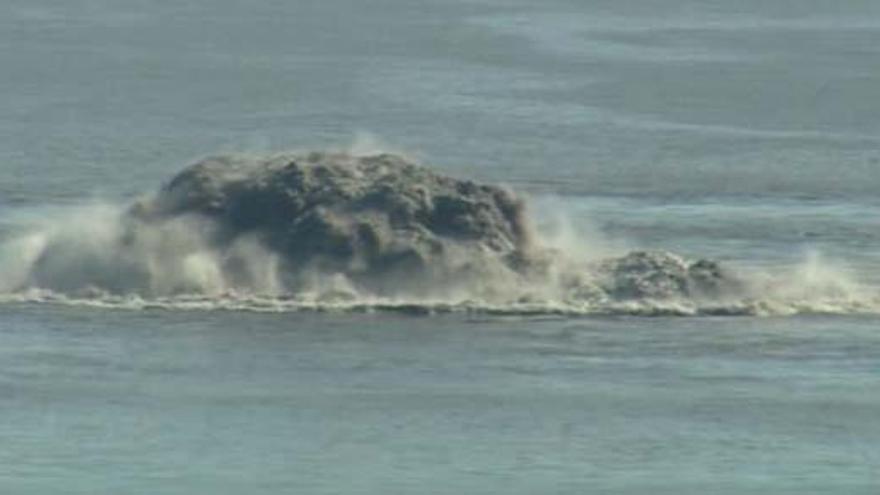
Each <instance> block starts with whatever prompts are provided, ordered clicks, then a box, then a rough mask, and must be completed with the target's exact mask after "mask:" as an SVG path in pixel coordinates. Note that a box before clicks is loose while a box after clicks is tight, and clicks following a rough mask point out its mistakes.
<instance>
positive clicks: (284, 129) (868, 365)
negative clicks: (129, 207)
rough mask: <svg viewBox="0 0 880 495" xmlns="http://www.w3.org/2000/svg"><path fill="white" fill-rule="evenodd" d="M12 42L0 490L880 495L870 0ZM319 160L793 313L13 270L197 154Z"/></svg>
mask: <svg viewBox="0 0 880 495" xmlns="http://www.w3.org/2000/svg"><path fill="white" fill-rule="evenodd" d="M0 43H2V44H3V46H4V47H5V49H4V50H0V74H2V75H0V491H2V492H3V493H13V494H56V493H71V494H99V493H108V494H109V493H113V494H119V493H132V494H136V493H157V494H159V493H163V494H164V493H168V494H176V493H180V494H202V493H204V494H208V493H210V494H222V493H230V494H232V493H236V494H237V493H254V494H257V493H267V494H268V493H272V494H275V493H303V494H312V493H314V494H324V493H326V494H337V493H355V494H374V493H375V494H379V493H382V494H385V493H432V494H433V493H437V494H444V493H449V494H453V493H454V494H470V493H473V494H482V493H485V494H495V493H505V494H512V493H522V494H535V493H560V494H563V493H564V494H568V493H629V494H642V493H651V494H654V493H669V494H682V493H730V494H752V493H754V494H759V493H760V494H782V493H816V494H824V493H846V494H860V493H865V494H873V493H877V491H878V490H880V447H878V446H880V420H878V416H880V303H878V301H880V297H878V294H880V247H878V241H880V234H878V232H880V200H878V198H877V196H876V191H877V190H878V188H880V94H878V92H880V90H878V88H880V64H878V63H877V60H878V56H880V50H878V49H877V47H878V46H880V4H878V3H877V2H870V1H860V0H841V1H838V2H820V1H818V0H800V1H797V2H793V1H786V0H772V1H763V2H757V1H751V0H748V1H743V2H736V3H734V2H721V1H713V0H701V1H698V0H670V1H666V2H662V3H661V2H650V1H647V0H626V1H602V0H581V1H573V0H549V1H546V2H541V3H540V4H536V3H534V2H520V1H515V0H454V1H448V0H447V1H439V0H438V1H435V0H423V1H419V2H405V1H402V0H377V1H373V2H362V1H361V2H357V1H354V0H327V1H324V2H280V1H271V0H267V1H264V2H259V3H257V4H249V5H245V4H243V3H236V2H230V1H227V0H220V1H213V2H207V1H202V0H189V1H185V2H181V1H178V2H149V3H144V2H141V3H135V2H119V1H110V0H69V1H66V2H56V1H49V0H29V1H23V0H7V1H6V2H3V4H2V5H0ZM326 148H336V149H350V150H354V151H356V152H359V153H369V152H372V151H378V150H383V151H389V150H390V151H398V152H402V153H405V154H407V155H409V156H412V157H416V158H417V159H419V160H420V161H422V162H424V163H427V164H430V166H431V167H433V168H434V169H436V170H438V171H440V172H442V173H447V174H450V175H453V176H456V177H463V178H471V179H476V180H479V181H484V182H489V183H502V184H505V185H507V186H509V187H511V188H512V189H514V190H516V191H518V192H519V193H520V194H522V195H524V196H525V197H528V198H529V201H530V205H531V209H532V211H533V214H534V216H535V218H536V221H537V223H538V225H539V227H540V229H541V230H542V232H543V233H544V235H545V236H546V238H548V239H553V240H554V242H557V244H559V245H562V246H565V248H566V249H568V250H569V251H572V252H579V253H580V252H584V253H588V254H590V255H591V256H611V255H620V254H622V253H625V252H627V251H629V250H632V249H651V250H668V251H672V252H676V253H681V254H682V255H685V256H688V257H694V258H698V257H705V258H710V259H716V260H719V261H720V262H722V263H724V264H725V265H726V266H730V267H733V268H734V269H736V270H737V271H739V272H742V273H748V274H753V276H755V277H763V278H766V279H768V280H773V281H775V282H773V283H769V282H768V283H767V284H766V285H764V286H762V287H765V289H766V294H762V296H766V297H767V298H768V300H773V301H776V302H779V301H783V302H784V303H779V304H775V305H767V304H762V305H760V308H762V310H761V311H731V313H735V314H731V315H729V316H707V315H705V314H703V313H701V312H699V311H688V310H687V308H684V309H683V310H681V311H671V312H670V311H665V312H654V313H651V312H647V313H646V312H645V311H642V310H639V311H627V310H625V309H624V310H622V311H621V310H620V308H615V309H614V310H608V308H604V310H599V311H593V310H589V311H573V310H572V308H571V307H568V306H563V307H561V309H560V307H559V306H558V305H552V304H551V305H544V306H541V307H539V308H537V309H535V308H532V309H531V310H527V311H525V310H522V309H523V308H510V307H506V308H505V307H501V308H499V307H497V306H490V305H480V304H464V305H456V304H452V305H449V304H442V305H431V304H428V305H422V306H418V307H414V306H413V305H412V304H409V302H407V303H406V304H401V305H398V306H395V305H394V304H390V305H389V304H388V303H387V301H386V302H383V303H382V304H374V305H371V304H367V303H359V304H355V305H349V306H344V307H339V306H334V305H311V306H308V307H303V306H302V305H297V304H285V303H283V301H281V302H279V301H274V300H265V299H262V298H249V297H242V298H229V297H215V296H213V295H210V294H208V295H205V294H199V295H194V296H192V297H188V298H182V299H172V300H167V299H166V300H156V299H150V298H141V297H136V296H132V295H128V294H115V295H104V296H101V297H91V298H73V297H67V296H66V295H63V294H53V293H47V292H45V291H39V290H30V291H24V292H23V291H18V290H16V289H15V287H14V285H15V284H13V283H11V282H10V281H14V280H17V279H18V278H20V276H21V272H26V271H27V270H28V266H29V262H30V261H29V260H30V258H31V257H32V255H33V254H34V249H35V248H34V245H32V244H29V243H30V242H31V241H32V240H33V239H34V238H35V237H34V236H35V235H42V234H44V233H46V232H52V231H54V230H58V229H60V228H62V227H63V228H64V229H66V231H67V232H72V233H73V234H71V235H72V237H71V238H72V239H85V240H89V239H92V238H94V237H96V236H100V235H101V232H102V230H101V228H102V225H106V223H107V222H108V221H109V220H108V218H109V217H108V216H107V215H112V212H117V211H119V208H121V207H124V205H126V204H129V203H130V202H131V201H133V200H134V199H135V198H137V197H139V196H141V195H143V194H146V193H149V192H151V191H154V190H155V189H156V188H157V187H158V186H159V185H160V184H162V183H163V182H165V181H167V180H168V179H169V178H170V177H171V176H173V175H174V174H175V173H176V172H177V171H179V170H180V169H181V168H183V167H184V166H186V165H187V164H189V163H192V162H194V161H196V160H198V159H200V158H201V157H203V156H205V155H211V154H217V153H226V152H244V153H251V154H266V153H273V152H276V151H282V150H290V149H293V150H312V149H326ZM108 212H110V213H109V214H108ZM31 261H32V260H31ZM600 309H602V308H600ZM647 314H652V315H653V316H647Z"/></svg>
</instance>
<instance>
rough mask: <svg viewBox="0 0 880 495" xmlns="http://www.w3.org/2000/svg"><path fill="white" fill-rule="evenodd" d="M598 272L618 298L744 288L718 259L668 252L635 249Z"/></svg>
mask: <svg viewBox="0 0 880 495" xmlns="http://www.w3.org/2000/svg"><path fill="white" fill-rule="evenodd" d="M594 275H595V277H596V280H597V281H598V283H599V285H600V287H601V289H602V290H603V292H604V293H605V294H607V295H608V296H609V297H610V298H612V299H615V300H638V299H669V298H681V297H685V298H691V299H694V298H696V299H700V298H718V297H725V296H728V295H733V294H738V293H739V292H741V291H742V290H743V288H744V287H743V285H742V283H741V282H740V281H739V280H738V279H737V278H736V277H735V276H733V275H731V274H729V273H727V271H726V270H724V269H723V268H722V267H721V265H719V264H718V263H717V262H715V261H711V260H705V259H700V260H696V261H690V260H686V259H684V258H682V257H681V256H678V255H676V254H673V253H668V252H664V251H633V252H631V253H628V254H627V255H625V256H622V257H619V258H613V259H609V260H605V261H603V262H601V263H599V265H598V266H597V267H596V270H595V274H594Z"/></svg>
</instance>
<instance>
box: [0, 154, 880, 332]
mask: <svg viewBox="0 0 880 495" xmlns="http://www.w3.org/2000/svg"><path fill="white" fill-rule="evenodd" d="M363 146H367V145H366V144H364V145H363ZM362 151H363V150H362ZM538 202H539V203H542V204H543V206H544V208H543V209H542V210H543V211H544V212H547V211H549V212H554V213H551V214H546V213H545V214H544V215H543V216H541V215H538V217H539V218H538V220H537V221H535V220H533V218H532V217H530V216H528V215H527V214H526V210H525V208H526V205H525V203H524V202H523V200H522V198H520V197H517V196H515V195H513V193H511V192H509V191H507V190H505V189H501V188H495V187H493V186H482V185H479V184H474V183H471V182H468V181H458V180H455V179H450V178H446V177H442V176H438V175H435V174H433V173H432V172H430V171H428V170H427V169H424V168H422V167H420V166H417V165H415V164H413V163H411V162H409V161H408V160H406V159H404V158H401V157H398V156H393V155H387V154H379V155H374V154H369V153H368V152H366V151H363V152H361V153H358V154H354V153H337V154H314V153H312V154H308V155H276V156H271V157H265V158H249V157H241V156H238V157H218V158H214V159H209V160H206V161H204V162H201V163H200V164H197V165H195V166H194V167H191V168H189V169H187V170H185V171H184V172H182V173H181V174H180V175H178V176H177V177H175V178H174V179H173V180H172V181H171V182H169V184H167V185H166V186H165V187H164V188H163V189H162V190H160V192H159V193H158V194H156V195H153V196H150V197H146V198H144V199H142V200H140V201H139V202H137V203H136V204H135V205H134V206H132V207H123V206H118V205H106V204H105V205H94V204H93V205H88V206H83V207H80V208H76V209H74V211H72V212H67V213H64V214H61V215H58V216H56V217H54V218H50V219H47V220H44V221H40V222H37V223H36V224H30V225H29V226H28V228H27V229H26V231H25V232H24V233H18V234H15V235H13V236H11V238H9V239H7V240H4V241H3V242H2V243H0V300H2V301H7V302H8V301H19V302H54V303H64V304H75V305H90V306H100V307H120V308H173V309H229V310H251V311H300V310H312V311H399V312H409V313H437V312H480V313H492V314H526V315H528V314H568V315H580V314H609V313H611V314H634V315H694V314H717V315H731V314H795V313H815V312H821V313H850V312H877V311H878V309H880V299H878V296H877V294H876V292H875V291H872V290H870V289H869V288H867V287H864V286H862V285H861V284H859V283H858V282H857V281H856V280H855V278H854V277H853V276H852V275H851V274H850V273H848V272H847V270H846V269H845V268H842V267H840V266H836V265H835V264H832V263H829V262H827V261H825V260H823V259H822V257H821V256H820V255H818V254H816V253H813V254H811V255H809V256H807V258H806V259H805V260H804V262H803V263H801V264H800V265H798V266H796V267H793V268H790V269H787V270H781V271H779V272H778V273H773V274H770V273H766V272H747V271H745V270H739V271H735V270H733V269H729V268H725V267H721V266H720V265H718V264H717V263H715V262H712V261H707V260H687V259H685V258H683V257H680V256H678V255H675V254H672V253H666V252H645V251H631V252H627V250H626V247H625V246H624V245H623V244H622V243H619V242H611V241H608V240H605V239H603V238H602V236H601V235H599V234H596V233H594V234H593V235H589V236H588V237H589V238H588V239H585V238H584V237H583V234H582V233H581V234H580V235H579V234H576V233H575V232H574V229H572V228H571V226H570V223H569V222H568V221H567V219H566V216H565V214H564V212H563V211H562V209H561V208H559V207H555V206H553V203H552V200H548V199H546V198H545V199H542V200H539V201H538ZM548 205H549V207H548Z"/></svg>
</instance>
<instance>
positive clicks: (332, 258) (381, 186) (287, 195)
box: [129, 153, 532, 294]
mask: <svg viewBox="0 0 880 495" xmlns="http://www.w3.org/2000/svg"><path fill="white" fill-rule="evenodd" d="M129 215H130V216H131V217H132V218H133V219H136V220H137V221H138V222H147V223H154V222H162V221H163V220H166V219H171V218H175V217H179V216H181V215H198V216H200V217H206V218H209V219H212V220H213V221H214V222H213V223H215V224H216V227H217V228H216V230H215V231H214V232H213V233H212V234H211V235H212V243H213V244H214V245H216V246H218V247H219V248H221V249H222V247H223V246H228V245H231V244H232V243H233V242H234V241H235V240H236V239H237V238H239V237H240V236H243V235H253V236H256V237H257V238H259V239H260V240H261V241H262V242H263V244H264V245H265V246H266V247H268V248H269V249H271V250H272V251H273V252H276V253H279V254H281V256H282V259H283V261H284V263H285V267H284V268H285V270H284V272H285V273H287V274H288V275H289V278H288V280H286V281H285V282H286V284H287V285H288V286H291V287H289V288H291V289H296V286H297V284H298V283H299V281H298V280H297V278H296V277H297V276H296V274H301V273H303V272H308V271H312V272H315V271H316V272H318V273H322V274H327V273H341V274H344V275H346V276H347V277H348V278H349V279H350V280H351V281H353V282H354V283H356V284H357V285H358V286H360V287H364V288H368V289H370V290H373V291H375V292H377V293H380V294H381V293H388V292H390V291H391V288H392V287H393V288H394V292H400V289H401V288H402V287H403V288H405V289H406V288H408V289H418V287H420V286H421V285H422V284H428V283H430V284H437V283H438V282H439V283H442V282H443V281H444V280H447V281H448V280H455V279H459V278H461V277H473V276H476V275H478V274H480V273H481V272H482V271H484V270H486V269H487V267H489V266H490V265H493V263H495V264H500V265H502V266H505V267H510V268H511V269H515V268H514V267H516V266H518V265H521V264H522V262H523V260H526V259H528V258H529V254H528V253H529V251H530V250H531V248H532V247H531V236H530V233H529V225H528V222H527V220H526V217H525V214H524V205H523V202H522V201H521V200H520V199H518V198H517V197H516V196H514V195H513V194H512V193H511V192H510V191H508V190H506V189H503V188H500V187H496V186H488V185H481V184H477V183H474V182H471V181H467V180H457V179H453V178H449V177H444V176H440V175H437V174H435V173H433V172H431V171H430V170H428V169H426V168H424V167H422V166H419V165H416V164H414V163H411V162H409V161H407V160H406V159H404V158H402V157H399V156H395V155H388V154H380V155H375V156H365V157H360V156H352V155H349V154H344V153H311V154H306V155H281V156H275V157H271V158H268V159H263V160H254V159H252V158H245V157H217V158H210V159H206V160H204V161H202V162H200V163H197V164H195V165H193V166H191V167H189V168H187V169H186V170H184V171H183V172H181V173H180V174H178V175H177V176H176V177H174V178H173V179H172V180H171V181H170V182H169V183H168V184H167V185H165V186H164V187H163V188H162V189H161V190H160V191H159V193H158V194H157V195H155V196H154V197H152V198H150V199H148V200H144V201H141V202H140V203H138V204H136V205H135V206H134V207H132V209H131V210H130V212H129ZM494 268H497V266H496V267H494Z"/></svg>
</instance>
